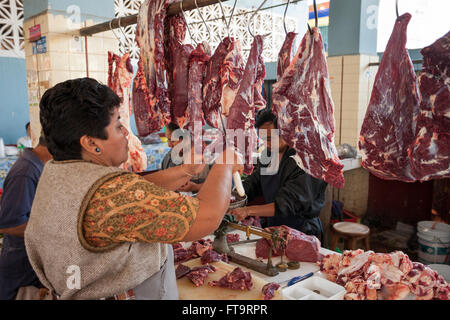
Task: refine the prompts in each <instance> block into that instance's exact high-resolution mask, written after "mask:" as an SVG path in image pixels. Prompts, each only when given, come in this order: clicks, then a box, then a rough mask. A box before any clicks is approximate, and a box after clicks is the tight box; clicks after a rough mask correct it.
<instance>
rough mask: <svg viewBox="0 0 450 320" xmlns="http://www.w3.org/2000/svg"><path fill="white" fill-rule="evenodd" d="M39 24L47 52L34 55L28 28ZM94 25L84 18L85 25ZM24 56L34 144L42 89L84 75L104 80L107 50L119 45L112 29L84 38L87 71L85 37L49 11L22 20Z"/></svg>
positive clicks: (38, 125)
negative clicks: (77, 34)
mask: <svg viewBox="0 0 450 320" xmlns="http://www.w3.org/2000/svg"><path fill="white" fill-rule="evenodd" d="M37 24H40V25H41V34H42V36H45V37H46V39H47V52H46V53H44V54H39V55H33V52H32V43H31V42H30V41H29V32H28V29H29V28H30V27H32V26H34V25H37ZM93 24H95V23H94V22H93V21H87V22H86V26H90V25H93ZM23 27H24V30H25V35H24V38H25V59H26V69H27V82H28V90H29V97H32V98H31V99H29V100H30V122H31V131H32V133H31V134H32V138H33V145H36V143H37V141H38V139H39V135H40V131H41V126H40V123H39V108H38V106H37V104H38V101H39V99H40V97H41V96H42V95H43V94H44V92H45V91H46V90H47V89H49V88H51V87H53V86H54V85H56V84H57V83H60V82H62V81H65V80H68V79H74V78H81V77H86V76H87V71H88V70H89V77H91V78H94V79H96V80H98V81H100V82H102V83H105V84H106V83H107V72H108V51H113V52H118V50H119V44H118V41H117V39H116V37H115V36H114V34H113V33H112V32H111V31H108V32H103V33H98V34H95V35H94V36H92V37H88V38H87V52H88V67H89V68H88V70H87V68H86V39H85V38H83V37H76V36H75V35H74V33H75V30H73V29H72V25H71V24H70V23H69V22H68V19H66V18H65V17H64V16H63V15H52V14H49V13H45V14H42V15H40V16H36V17H34V18H32V19H29V20H27V21H25V22H24V26H23Z"/></svg>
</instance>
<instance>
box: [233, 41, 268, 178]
mask: <svg viewBox="0 0 450 320" xmlns="http://www.w3.org/2000/svg"><path fill="white" fill-rule="evenodd" d="M262 51H263V36H260V35H258V36H255V39H254V41H253V44H252V47H251V49H250V53H249V56H248V60H247V64H246V66H245V70H244V75H243V78H242V81H241V84H240V86H239V89H238V91H237V95H236V96H235V99H234V101H233V104H232V105H231V107H230V110H229V115H228V118H227V124H226V126H227V133H228V132H234V134H235V136H237V138H235V146H237V148H238V150H239V151H240V152H241V154H243V155H244V156H245V162H244V173H246V174H251V173H252V171H253V158H252V154H253V152H255V151H256V148H257V134H256V129H255V110H258V109H260V108H261V107H263V106H264V105H265V100H264V98H262V96H261V94H260V92H261V90H262V83H263V81H264V78H265V76H266V70H265V66H264V61H263V59H262ZM236 130H241V131H240V134H239V132H237V131H236ZM239 136H240V137H242V136H244V140H245V144H243V143H239Z"/></svg>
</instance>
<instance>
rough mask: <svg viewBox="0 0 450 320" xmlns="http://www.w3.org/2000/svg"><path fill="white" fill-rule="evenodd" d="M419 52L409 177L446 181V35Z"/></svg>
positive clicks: (449, 132) (449, 92)
mask: <svg viewBox="0 0 450 320" xmlns="http://www.w3.org/2000/svg"><path fill="white" fill-rule="evenodd" d="M420 52H421V53H422V55H423V72H422V74H421V75H420V78H419V89H420V93H421V95H422V102H421V104H420V107H419V116H418V121H417V125H416V138H415V141H414V143H413V144H412V145H411V146H410V148H409V158H410V161H411V166H412V172H413V175H414V176H415V177H416V178H417V179H418V180H420V181H426V180H430V179H436V178H446V177H450V32H448V33H447V34H446V35H445V36H443V37H442V38H440V39H438V40H437V41H435V42H434V43H433V44H432V45H430V46H428V47H426V48H423V49H422V50H421V51H420Z"/></svg>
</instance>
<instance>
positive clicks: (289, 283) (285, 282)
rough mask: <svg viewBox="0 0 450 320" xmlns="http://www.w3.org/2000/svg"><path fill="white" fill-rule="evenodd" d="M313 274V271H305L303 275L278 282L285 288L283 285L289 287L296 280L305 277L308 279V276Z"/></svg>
mask: <svg viewBox="0 0 450 320" xmlns="http://www.w3.org/2000/svg"><path fill="white" fill-rule="evenodd" d="M313 275H314V272H310V273H307V274H305V275H303V276H298V277H293V278H291V279H288V280H285V281H281V282H279V283H278V284H279V285H280V287H281V288H285V287H290V286H292V285H293V284H296V283H297V282H300V281H303V280H305V279H308V278H310V277H312V276H313Z"/></svg>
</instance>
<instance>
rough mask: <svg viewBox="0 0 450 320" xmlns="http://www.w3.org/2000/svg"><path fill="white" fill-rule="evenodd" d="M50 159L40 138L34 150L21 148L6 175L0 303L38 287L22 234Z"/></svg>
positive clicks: (1, 216) (1, 225)
mask: <svg viewBox="0 0 450 320" xmlns="http://www.w3.org/2000/svg"><path fill="white" fill-rule="evenodd" d="M51 158H52V156H51V154H50V153H49V151H48V149H47V146H46V143H45V139H44V138H43V137H41V138H40V139H39V144H38V146H37V147H36V148H34V149H28V148H27V149H25V150H24V153H23V155H22V156H21V157H20V158H19V159H17V161H16V162H15V163H14V165H13V166H12V168H11V170H10V171H9V172H8V175H7V176H6V179H5V183H4V186H3V196H2V199H1V208H0V233H2V234H3V237H4V238H3V247H2V250H1V253H0V300H14V299H15V298H16V295H17V292H18V290H19V288H21V287H27V286H35V287H38V288H40V287H42V285H41V283H40V282H39V279H38V278H37V276H36V273H35V272H34V270H33V268H32V267H31V265H30V262H29V261H28V257H27V253H26V250H25V243H24V232H25V228H26V226H27V222H28V219H29V217H30V211H31V206H32V204H33V199H34V194H35V192H36V187H37V184H38V181H39V178H40V176H41V173H42V170H43V168H44V164H45V163H46V162H47V161H48V160H50V159H51Z"/></svg>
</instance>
